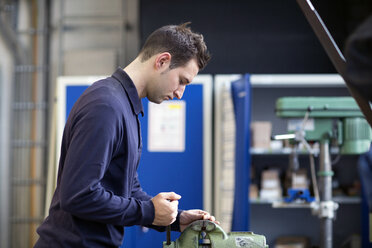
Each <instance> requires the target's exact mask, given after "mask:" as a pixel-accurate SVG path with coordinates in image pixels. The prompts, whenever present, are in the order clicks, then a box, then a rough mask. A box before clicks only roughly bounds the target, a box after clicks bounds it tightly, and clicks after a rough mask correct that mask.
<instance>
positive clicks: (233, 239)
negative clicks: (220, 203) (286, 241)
mask: <svg viewBox="0 0 372 248" xmlns="http://www.w3.org/2000/svg"><path fill="white" fill-rule="evenodd" d="M227 247H228V248H234V247H249V248H267V247H269V246H268V245H267V244H266V238H265V236H263V235H257V234H254V233H253V232H231V233H225V231H224V230H223V229H222V228H221V227H220V226H219V225H217V224H216V223H214V222H211V221H209V220H197V221H194V222H193V223H191V224H190V225H189V226H188V227H187V228H186V229H185V230H184V231H183V232H182V234H181V236H180V237H179V238H178V239H177V240H176V241H172V242H170V244H167V242H166V241H164V242H163V248H227Z"/></svg>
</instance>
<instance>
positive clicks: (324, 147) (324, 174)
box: [319, 140, 334, 248]
mask: <svg viewBox="0 0 372 248" xmlns="http://www.w3.org/2000/svg"><path fill="white" fill-rule="evenodd" d="M332 174H333V172H332V165H331V159H330V154H329V141H328V140H324V141H322V142H321V144H320V168H319V176H320V188H321V191H320V208H321V209H320V211H321V212H322V211H323V210H324V214H323V215H322V216H320V223H321V227H320V242H321V243H320V247H322V248H332V236H333V226H332V225H333V223H332V221H333V216H332V215H328V214H326V213H329V211H332V212H333V211H334V210H333V204H329V203H331V202H332ZM332 203H333V202H332ZM329 208H332V210H331V209H329ZM327 210H328V211H327Z"/></svg>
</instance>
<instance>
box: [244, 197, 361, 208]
mask: <svg viewBox="0 0 372 248" xmlns="http://www.w3.org/2000/svg"><path fill="white" fill-rule="evenodd" d="M333 200H334V201H335V202H337V203H339V204H360V203H361V198H360V197H358V196H335V197H333ZM250 203H251V204H271V205H273V207H281V208H310V204H309V203H286V202H283V201H282V200H266V199H250Z"/></svg>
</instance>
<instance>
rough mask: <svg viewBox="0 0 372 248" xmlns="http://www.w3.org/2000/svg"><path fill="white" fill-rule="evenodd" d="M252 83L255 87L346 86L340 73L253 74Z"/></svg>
mask: <svg viewBox="0 0 372 248" xmlns="http://www.w3.org/2000/svg"><path fill="white" fill-rule="evenodd" d="M251 85H252V87H254V88H265V87H270V88H272V87H284V88H285V87H296V88H306V87H311V88H312V87H319V88H326V87H346V86H345V81H344V80H343V79H342V77H341V76H340V75H338V74H262V75H260V74H252V75H251Z"/></svg>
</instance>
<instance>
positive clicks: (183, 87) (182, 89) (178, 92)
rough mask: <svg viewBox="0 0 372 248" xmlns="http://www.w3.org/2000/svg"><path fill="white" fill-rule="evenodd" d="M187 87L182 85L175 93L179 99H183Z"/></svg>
mask: <svg viewBox="0 0 372 248" xmlns="http://www.w3.org/2000/svg"><path fill="white" fill-rule="evenodd" d="M185 88H186V85H180V86H179V87H178V89H177V90H176V91H175V92H174V95H175V96H176V97H177V98H178V99H181V98H182V96H183V92H185Z"/></svg>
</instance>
